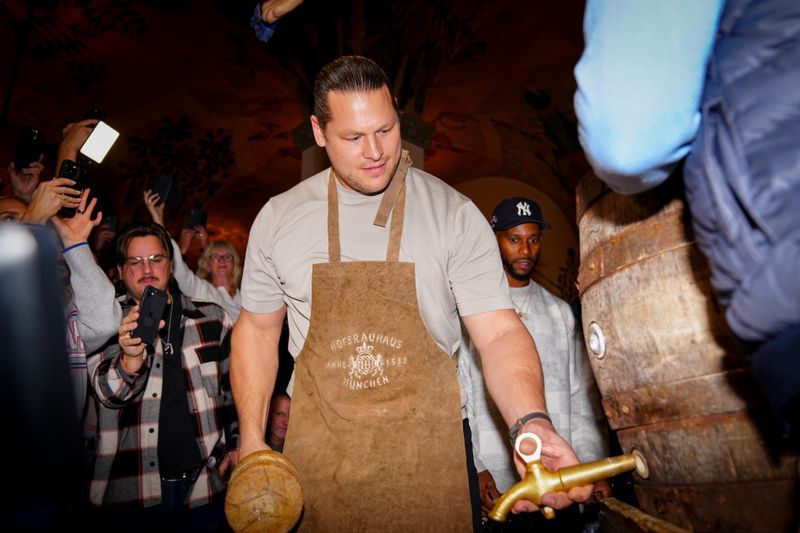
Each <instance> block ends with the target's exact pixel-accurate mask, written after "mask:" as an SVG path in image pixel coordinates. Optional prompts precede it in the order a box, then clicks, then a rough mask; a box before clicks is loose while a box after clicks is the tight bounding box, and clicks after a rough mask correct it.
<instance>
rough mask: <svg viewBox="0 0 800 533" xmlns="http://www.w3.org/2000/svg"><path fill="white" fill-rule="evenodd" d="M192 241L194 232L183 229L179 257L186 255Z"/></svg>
mask: <svg viewBox="0 0 800 533" xmlns="http://www.w3.org/2000/svg"><path fill="white" fill-rule="evenodd" d="M192 239H194V230H193V229H189V228H183V229H182V230H181V243H180V245H181V255H186V252H188V251H189V248H190V247H191V246H192Z"/></svg>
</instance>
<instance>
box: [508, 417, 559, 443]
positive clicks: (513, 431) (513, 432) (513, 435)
mask: <svg viewBox="0 0 800 533" xmlns="http://www.w3.org/2000/svg"><path fill="white" fill-rule="evenodd" d="M536 418H542V419H544V420H547V421H548V422H550V423H551V424H552V423H553V421H552V420H550V416H549V415H548V414H547V413H543V412H541V411H534V412H532V413H528V414H527V415H525V416H523V417H522V418H520V419H519V420H517V421H516V422H514V425H513V426H511V427H510V428H509V430H508V438H509V439H511V446H512V447H513V446H514V442H515V441H516V440H517V435H519V432H520V430H521V429H522V426H524V425H525V424H526V423H527V422H530V421H531V420H534V419H536Z"/></svg>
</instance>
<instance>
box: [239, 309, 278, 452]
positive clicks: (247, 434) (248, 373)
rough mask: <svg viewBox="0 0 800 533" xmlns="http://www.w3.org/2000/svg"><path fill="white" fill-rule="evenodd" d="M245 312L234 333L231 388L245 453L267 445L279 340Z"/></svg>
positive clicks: (273, 333) (241, 442)
mask: <svg viewBox="0 0 800 533" xmlns="http://www.w3.org/2000/svg"><path fill="white" fill-rule="evenodd" d="M249 317H250V314H249V313H247V312H246V311H243V313H242V315H241V316H240V319H239V321H238V322H237V324H236V327H235V328H234V330H233V340H232V346H231V388H232V389H233V398H234V401H235V403H236V411H237V413H238V415H239V436H240V447H241V448H243V449H245V450H246V451H248V450H252V449H253V448H254V447H255V446H258V445H259V444H263V442H264V428H265V426H266V420H267V409H268V408H269V398H270V397H271V395H272V391H273V389H274V388H275V378H276V376H277V373H278V341H279V339H280V330H278V334H277V336H276V335H275V332H274V331H269V330H267V331H264V330H263V329H262V328H260V327H258V325H257V324H255V323H254V322H253V321H252V320H250V318H249Z"/></svg>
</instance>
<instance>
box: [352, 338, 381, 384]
mask: <svg viewBox="0 0 800 533" xmlns="http://www.w3.org/2000/svg"><path fill="white" fill-rule="evenodd" d="M373 350H374V347H373V346H371V345H368V344H367V341H364V342H362V343H361V346H356V355H355V356H352V355H351V356H350V361H349V363H348V365H347V368H348V370H350V374H349V375H350V377H351V378H355V379H359V378H362V377H367V376H372V377H377V376H382V375H383V368H384V366H385V365H384V361H383V355H381V354H377V355H373V354H372V351H373Z"/></svg>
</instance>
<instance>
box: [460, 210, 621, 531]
mask: <svg viewBox="0 0 800 533" xmlns="http://www.w3.org/2000/svg"><path fill="white" fill-rule="evenodd" d="M491 226H492V228H493V229H494V232H495V236H496V237H497V244H498V247H499V249H500V258H501V259H502V262H503V270H504V271H505V274H506V279H507V280H508V284H509V286H510V289H511V300H512V303H513V304H514V309H515V311H516V313H517V315H518V316H519V318H520V319H521V320H522V322H523V324H525V326H526V327H527V328H528V331H530V333H531V336H532V337H533V339H534V340H535V342H536V349H537V351H538V352H539V358H540V360H541V362H542V373H543V374H544V394H545V400H546V401H547V410H548V414H549V415H550V418H551V419H552V421H553V426H554V427H555V428H556V431H558V433H559V435H561V436H563V437H564V438H565V439H566V440H567V441H568V442H569V443H570V444H571V445H572V447H573V449H574V450H575V453H576V454H577V455H578V458H579V459H580V460H581V461H582V462H586V461H593V460H596V459H599V458H601V457H604V456H606V455H608V432H607V428H606V422H605V417H604V415H603V410H602V407H601V405H600V395H599V393H598V390H597V385H596V384H595V380H594V375H593V374H592V369H591V367H590V365H589V360H588V358H587V356H586V351H585V349H584V346H583V337H582V335H581V332H580V327H579V326H577V325H576V323H575V318H574V315H573V314H572V310H571V309H570V307H569V305H568V304H567V303H566V302H565V301H563V300H561V299H560V298H557V297H556V296H554V295H553V294H551V293H550V292H548V291H547V290H546V289H545V288H544V287H542V286H541V285H539V284H538V283H536V282H535V281H533V279H532V277H533V271H534V269H535V268H536V264H537V263H538V262H539V252H540V250H541V246H542V239H543V237H544V230H546V229H549V228H550V224H548V223H547V222H545V220H544V217H543V216H542V210H541V208H540V207H539V205H538V204H537V203H536V202H534V201H533V200H531V199H529V198H523V197H515V198H507V199H505V200H503V201H502V202H500V203H499V204H498V205H497V207H496V208H495V210H494V213H493V215H492V219H491ZM486 370H487V369H486V366H485V365H484V367H483V372H484V373H485V372H486ZM459 378H460V379H461V383H462V386H464V388H465V389H466V390H467V391H468V395H467V397H468V401H467V416H468V418H469V422H470V428H471V429H472V444H473V456H474V459H475V467H476V469H477V471H478V485H479V492H480V496H481V504H482V508H483V514H484V516H485V515H486V513H488V511H489V510H491V508H492V505H493V502H494V500H495V499H496V498H498V497H499V495H500V493H502V492H504V491H506V490H508V488H509V487H510V486H511V485H512V484H513V483H515V482H516V474H515V472H514V459H513V451H512V448H511V446H510V445H509V442H508V439H507V436H506V432H505V429H504V427H503V426H502V422H503V421H502V417H500V414H499V412H498V410H497V407H496V406H495V405H494V402H492V400H491V399H490V398H489V396H488V394H487V392H486V388H485V386H484V381H483V378H482V372H481V361H480V359H478V357H477V356H476V355H475V350H474V347H472V343H470V342H463V343H462V349H461V350H460V351H459ZM598 492H599V493H600V495H602V496H608V495H609V493H610V490H609V486H608V484H607V483H606V482H598V483H595V494H598ZM559 516H560V517H561V516H564V515H563V514H562V513H560V514H559ZM559 519H560V518H559ZM529 521H530V520H529V519H528V518H524V517H512V522H514V524H512V525H511V526H509V528H507V529H505V530H507V531H517V530H524V531H528V530H530V527H531V524H530V523H529ZM564 527H567V526H566V524H564ZM505 530H504V531H505Z"/></svg>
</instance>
